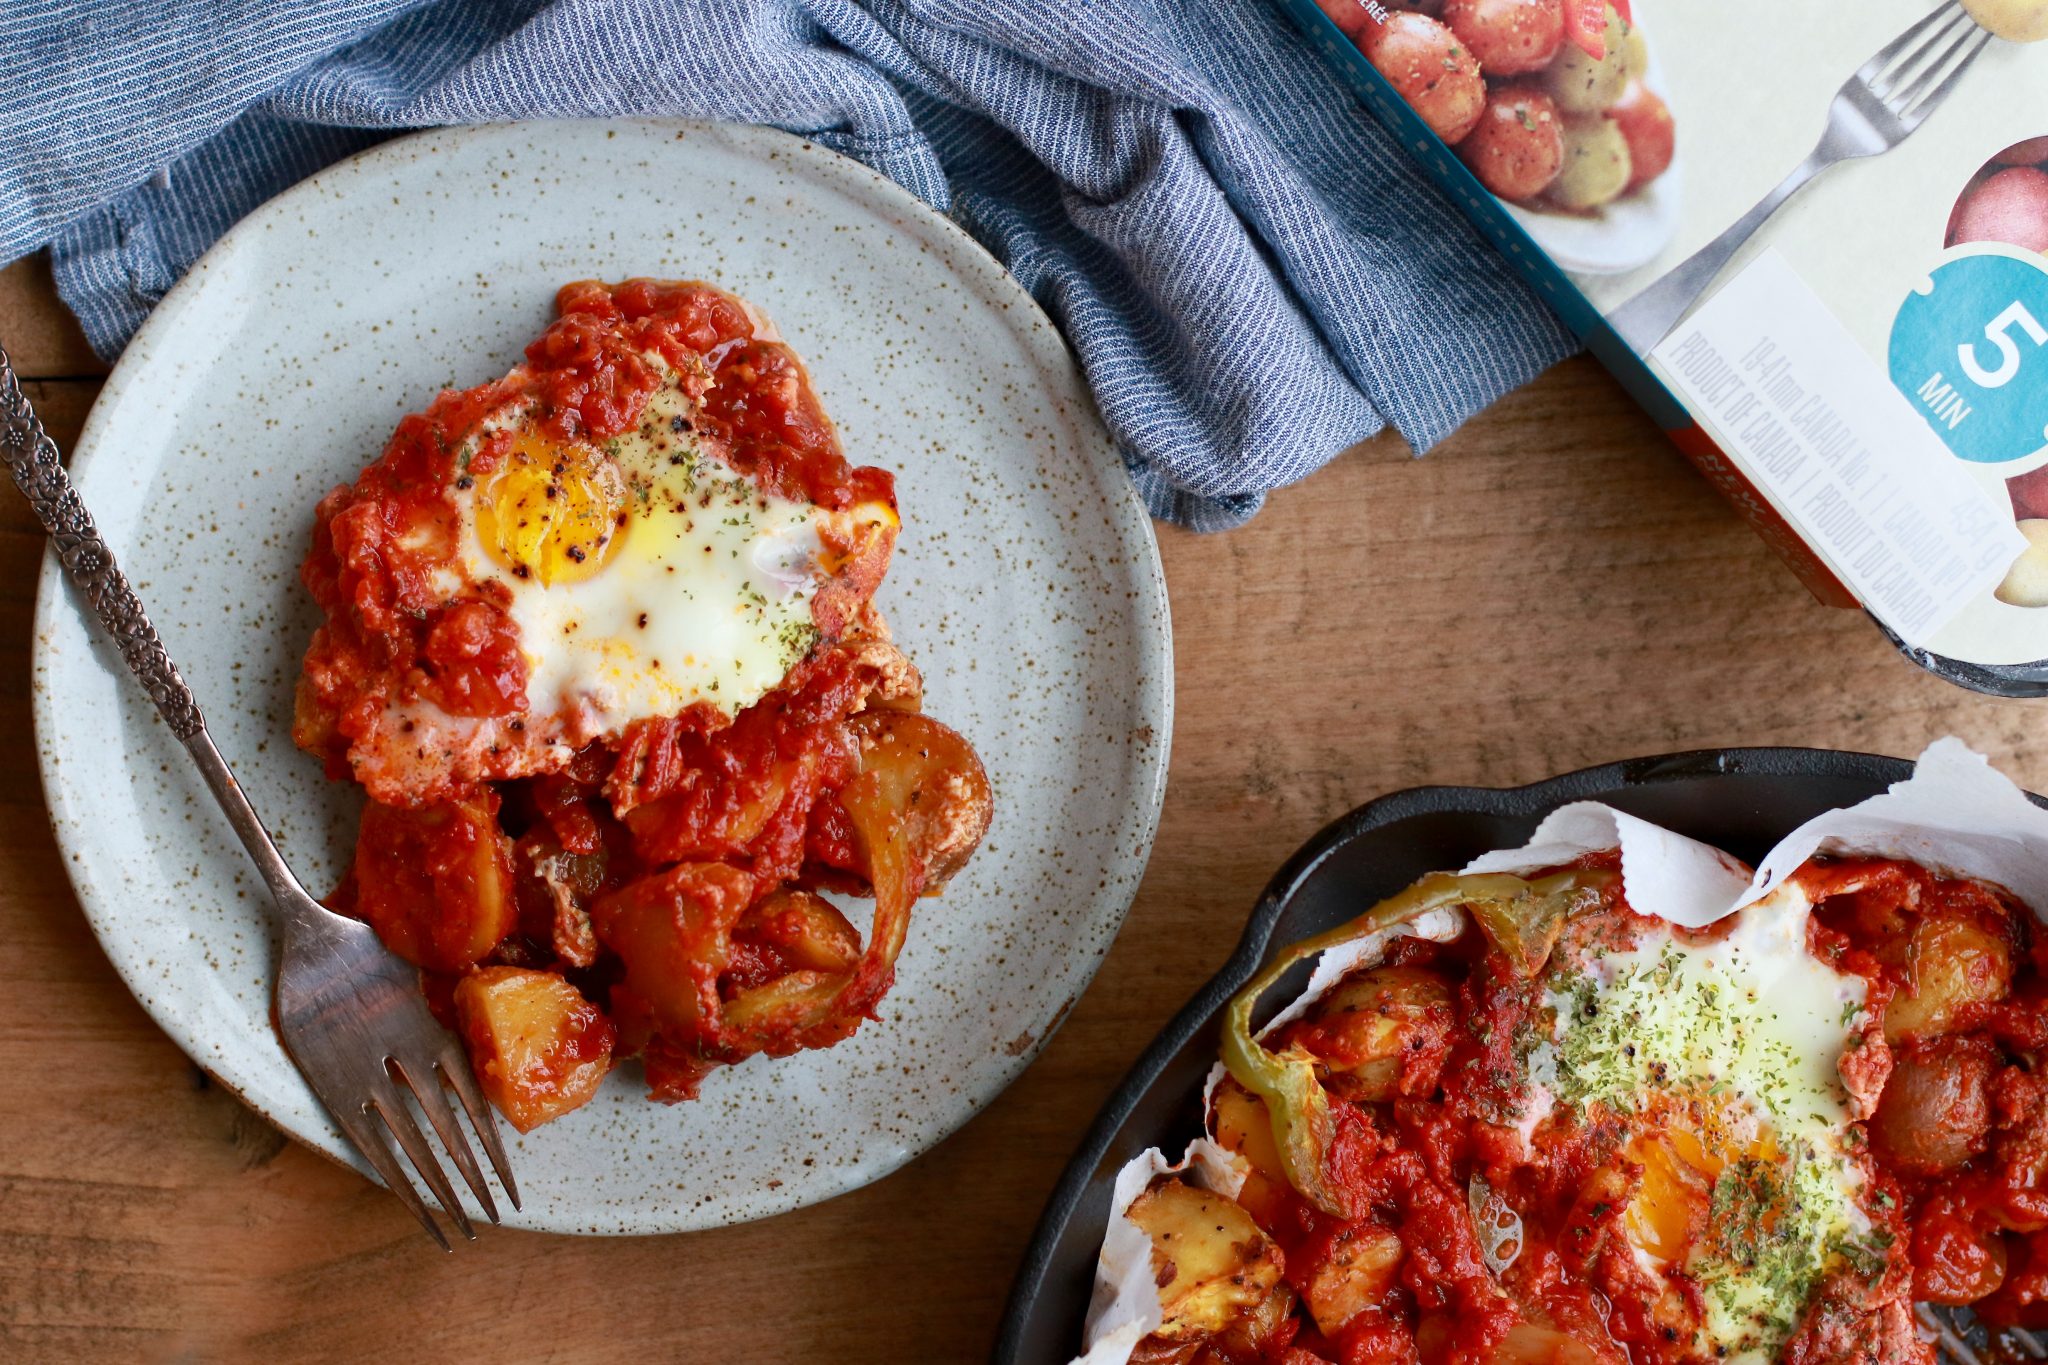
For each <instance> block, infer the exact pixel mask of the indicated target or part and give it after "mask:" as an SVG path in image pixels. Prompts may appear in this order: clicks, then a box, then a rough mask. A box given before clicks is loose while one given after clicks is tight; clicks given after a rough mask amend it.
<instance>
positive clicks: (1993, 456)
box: [1891, 253, 2048, 464]
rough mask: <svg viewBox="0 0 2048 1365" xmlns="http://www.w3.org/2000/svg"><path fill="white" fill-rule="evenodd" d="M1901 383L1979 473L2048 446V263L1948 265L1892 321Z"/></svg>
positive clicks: (2005, 260) (2009, 259)
mask: <svg viewBox="0 0 2048 1365" xmlns="http://www.w3.org/2000/svg"><path fill="white" fill-rule="evenodd" d="M1891 372H1892V383H1893V384H1894V385H1896V386H1897V388H1898V390H1899V392H1900V393H1903V394H1904V395H1906V400H1907V401H1908V402H1910V403H1911V404H1912V405H1913V407H1914V409H1915V410H1916V411H1918V412H1919V414H1920V415H1921V416H1922V417H1923V418H1925V419H1926V421H1927V424H1928V425H1929V426H1930V427H1932V428H1934V434H1935V435H1937V436H1939V437H1940V438H1941V439H1942V441H1943V442H1944V443H1945V444H1946V445H1947V446H1948V448H1949V449H1950V450H1952V451H1954V452H1955V453H1956V455H1957V456H1959V457H1960V458H1962V459H1965V460H1969V461H1971V462H1972V463H1974V464H2004V463H2006V462H2007V461H2010V460H2023V459H2025V458H2026V457H2027V456H2029V455H2032V454H2034V453H2035V452H2036V451H2039V450H2041V449H2042V448H2043V447H2044V446H2048V258H2044V259H2043V260H2041V261H2040V262H2039V263H2038V264H2037V263H2036V262H2034V261H2030V260H2022V259H2020V258H2018V257H2016V256H2002V255H1995V254H1991V253H1985V254H1982V255H1975V256H1961V257H1958V258H1956V259H1955V260H1952V261H1948V262H1945V263H1944V264H1942V265H1941V266H1940V267H1938V268H1937V269H1936V270H1935V272H1934V274H1933V275H1932V276H1931V277H1929V281H1928V283H1927V284H1926V285H1923V286H1922V287H1921V288H1920V289H1919V290H1917V291H1915V292H1914V293H1911V294H1908V295H1907V296H1906V301H1905V302H1904V303H1903V304H1901V305H1900V306H1899V314H1898V316H1897V317H1896V318H1895V319H1893V321H1892V340H1891Z"/></svg>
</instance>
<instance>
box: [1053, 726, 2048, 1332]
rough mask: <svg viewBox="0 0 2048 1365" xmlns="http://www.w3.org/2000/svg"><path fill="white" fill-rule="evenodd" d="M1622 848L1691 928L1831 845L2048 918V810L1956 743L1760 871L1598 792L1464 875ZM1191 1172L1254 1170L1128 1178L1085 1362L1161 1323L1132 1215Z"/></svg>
mask: <svg viewBox="0 0 2048 1365" xmlns="http://www.w3.org/2000/svg"><path fill="white" fill-rule="evenodd" d="M1611 848H1619V849H1620V850H1621V875H1622V881H1623V884H1624V885H1625V886H1626V887H1627V891H1628V899H1629V904H1630V905H1631V906H1632V907H1633V908H1634V909H1636V910H1637V911H1638V912H1640V913H1642V914H1645V915H1658V916H1661V917H1663V918H1664V919H1667V920H1669V921H1671V922H1672V923H1673V924H1678V925H1683V926H1685V927H1687V928H1695V929H1696V928H1699V927H1701V926H1703V925H1707V924H1712V923H1713V922H1714V921H1715V920H1718V919H1720V918H1722V917H1723V916H1725V915H1728V914H1732V913H1733V912H1734V911H1736V910H1738V909H1740V908H1741V907H1743V906H1745V905H1748V904H1750V903H1752V902H1754V901H1759V900H1762V899H1763V898H1764V897H1765V896H1767V895H1769V894H1770V893H1771V892H1772V891H1774V890H1776V889H1777V887H1778V886H1779V884H1780V883H1782V882H1783V881H1784V880H1785V878H1786V877H1788V876H1790V875H1791V874H1792V873H1793V872H1795V871H1796V870H1798V868H1799V867H1800V865H1801V864H1803V863H1805V862H1806V860H1807V859H1809V858H1811V857H1813V856H1814V855H1815V854H1820V853H1827V854H1836V855H1843V856H1854V855H1862V856H1868V857H1883V858H1902V859H1906V860H1908V861H1911V862H1916V863H1920V864H1921V865H1923V866H1925V867H1929V868H1932V869H1934V870H1935V871H1937V872H1941V873H1944V874H1946V875H1949V876H1957V877H1976V878H1981V879H1982V880H1984V881H1990V882H1996V883H1998V884H1999V885H2001V886H2003V887H2005V888H2006V889H2007V890H2008V891H2011V892H2012V893H2013V894H2014V895H2015V896H2018V897H2019V898H2020V899H2021V900H2022V901H2024V902H2025V903H2026V904H2027V905H2028V906H2029V907H2030V908H2032V909H2033V910H2034V912H2035V914H2036V915H2038V916H2041V917H2042V918H2043V919H2044V920H2048V811H2043V810H2042V809H2040V808H2039V807H2037V806H2035V805H2034V804H2033V802H2031V801H2029V800H2028V799H2027V797H2026V794H2025V793H2024V792H2022V791H2021V790H2020V789H2019V788H2018V787H2017V786H2015V785H2013V783H2012V782H2011V780H2009V779H2008V778H2007V777H2006V776H2005V775H2004V774H2002V773H2000V772H1998V771H1997V770H1996V769H1995V768H1993V767H1992V766H1991V764H1990V762H1989V761H1988V760H1986V759H1985V758H1984V756H1983V755H1982V754H1979V753H1976V752H1974V751H1973V750H1971V749H1970V748H1969V746H1967V745H1965V744H1964V743H1963V742H1962V741H1961V740H1959V739H1954V738H1949V739H1940V740H1936V741H1935V742H1934V743H1933V744H1931V745H1929V746H1928V747H1927V750H1926V752H1924V753H1922V754H1921V755H1920V760H1919V762H1918V763H1917V764H1915V765H1914V769H1913V775H1912V776H1911V777H1909V778H1907V779H1906V780H1905V781H1903V782H1899V783H1895V784H1894V785H1893V786H1892V788H1891V790H1889V791H1887V792H1885V793H1884V794H1883V795H1881V796H1873V797H1871V798H1870V799H1869V800H1867V801H1863V802H1859V803H1858V804H1856V805H1854V806H1849V807H1845V808H1843V809H1841V810H1833V811H1828V812H1826V813H1824V814H1822V815H1817V816H1815V817H1814V818H1813V819H1811V820H1809V821H1807V822H1806V823H1805V824H1803V825H1801V826H1800V827H1799V828H1798V829H1796V830H1794V831H1792V833H1790V834H1788V835H1786V836H1785V837H1784V838H1783V839H1781V840H1780V841H1779V842H1778V844H1777V846H1776V847H1774V848H1773V849H1772V850H1771V851H1770V852H1769V853H1768V854H1766V855H1765V857H1764V860H1763V862H1762V864H1761V865H1759V866H1758V867H1757V869H1756V871H1755V873H1754V874H1752V873H1751V872H1750V870H1749V869H1748V868H1747V867H1745V866H1744V865H1743V864H1742V863H1741V862H1740V861H1739V860H1737V859H1735V858H1732V857H1730V856H1729V855H1728V854H1726V853H1723V852H1721V851H1720V850H1719V849H1716V848H1710V847H1709V846H1707V845H1706V844H1703V843H1700V842H1699V841H1697V840H1694V839H1688V838H1686V837H1684V836H1683V835H1680V834H1674V833H1672V832H1671V831H1670V830H1668V829H1664V828H1662V827H1661V826H1658V825H1653V824H1650V823H1649V822H1648V821H1645V820H1639V819H1637V818H1636V817H1635V816H1633V815H1628V814H1625V813H1624V812H1622V811H1618V810H1615V809H1614V808H1613V807H1611V806H1607V805H1603V804H1601V803H1600V802H1597V801H1580V802H1575V803H1573V804H1572V805H1569V806H1560V807H1559V808H1558V809H1556V810H1555V811H1552V812H1551V813H1550V814H1549V815H1548V816H1546V817H1544V820H1543V823H1542V824H1540V825H1538V826H1537V827H1536V832H1535V834H1534V835H1533V836H1531V838H1530V840H1529V842H1528V843H1527V844H1524V845H1523V846H1522V847H1521V848H1517V849H1505V850H1502V851H1499V852H1495V853H1488V854H1486V855H1484V856H1483V857H1479V858H1475V859H1473V860H1472V861H1471V862H1470V863H1468V864H1466V865H1465V866H1464V867H1463V868H1461V869H1460V871H1462V872H1468V873H1478V872H1508V873H1514V874H1527V873H1530V872H1535V871H1538V870H1540V869H1543V868H1549V867H1556V866H1558V865H1560V864H1562V863H1568V862H1571V861H1572V860H1573V859H1574V858H1578V857H1580V856H1582V855H1584V854H1587V853H1598V852H1604V851H1605V850H1607V849H1611ZM1359 909H1360V910H1361V911H1363V910H1364V909H1365V907H1364V906H1360V907H1359ZM1462 923H1463V917H1462V912H1458V911H1432V912H1431V913H1430V914H1428V915H1425V916H1423V917H1421V918H1420V919H1417V920H1416V921H1415V922H1414V923H1413V924H1410V925H1405V926H1402V928H1401V929H1398V930H1395V931H1390V932H1388V933H1384V934H1374V935H1371V936H1369V937H1367V938H1364V939H1361V940H1359V941H1358V942H1356V943H1351V944H1346V945H1345V946H1344V947H1342V948H1339V949H1334V950H1332V951H1330V952H1327V953H1324V954H1323V955H1322V957H1321V958H1320V959H1318V961H1317V963H1316V967H1315V971H1314V974H1313V975H1312V976H1311V977H1310V978H1309V984H1308V987H1307V988H1306V989H1305V990H1304V991H1303V992H1302V994H1301V995H1300V997H1298V998H1297V999H1296V1000H1294V1001H1293V1002H1292V1003H1290V1004H1289V1005H1288V1006H1287V1008H1286V1009H1284V1010H1282V1011H1281V1012H1280V1013H1279V1014H1278V1015H1276V1016H1274V1019H1273V1021H1272V1023H1270V1024H1268V1025H1267V1026H1266V1029H1265V1030H1262V1033H1263V1032H1270V1031H1271V1030H1272V1029H1274V1028H1277V1027H1279V1026H1280V1025H1281V1024H1284V1023H1286V1022H1287V1021H1289V1020H1291V1019H1294V1018H1296V1017H1298V1016H1299V1015H1300V1014H1301V1013H1302V1011H1304V1010H1306V1009H1307V1008H1308V1007H1309V1006H1310V1005H1311V1004H1313V1003H1314V1002H1315V1001H1316V1000H1318V999H1320V998H1321V997H1322V995H1323V993H1324V992H1326V991H1328V990H1329V989H1330V988H1331V987H1332V986H1334V985H1336V984H1337V982H1339V981H1340V980H1342V979H1343V978H1344V977H1345V976H1346V975H1347V974H1349V973H1350V972H1351V971H1353V970H1354V969H1355V968H1357V967H1360V966H1370V965H1371V964H1373V963H1375V962H1377V961H1378V960H1379V959H1380V957H1381V956H1382V955H1384V953H1385V952H1386V947H1387V944H1388V943H1390V942H1391V941H1392V940H1393V939H1394V938H1396V937H1398V936H1399V935H1400V934H1401V933H1404V932H1405V933H1409V934H1419V935H1422V936H1424V937H1427V938H1433V939H1439V940H1442V939H1447V938H1451V937H1455V936H1456V934H1457V933H1458V931H1459V929H1460V927H1461V926H1462ZM1222 1074H1223V1072H1222V1068H1221V1067H1220V1066H1219V1067H1217V1068H1216V1069H1215V1070H1214V1071H1212V1072H1211V1073H1210V1076H1209V1080H1208V1084H1207V1086H1206V1087H1205V1089H1204V1098H1205V1099H1206V1098H1207V1094H1208V1092H1209V1091H1212V1090H1214V1089H1215V1086H1216V1083H1217V1081H1218V1080H1220V1079H1221V1077H1222ZM1180 1171H1186V1172H1190V1174H1189V1175H1188V1177H1187V1178H1188V1179H1189V1180H1191V1181H1192V1182H1193V1183H1195V1184H1199V1185H1202V1186H1203V1187H1204V1188H1207V1189H1213V1190H1217V1191H1219V1192H1221V1193H1225V1194H1233V1195H1234V1194H1235V1193H1236V1192H1237V1190H1238V1188H1239V1187H1240V1186H1241V1185H1242V1184H1243V1179H1244V1178H1243V1175H1242V1174H1241V1172H1240V1171H1239V1170H1238V1168H1237V1165H1236V1158H1235V1157H1234V1156H1233V1155H1232V1154H1231V1153H1230V1152H1229V1151H1227V1150H1226V1149H1224V1148H1222V1147H1220V1146H1218V1145H1217V1144H1216V1143H1214V1142H1212V1141H1210V1140H1209V1139H1208V1138H1207V1137H1200V1138H1197V1139H1195V1140H1194V1141H1193V1142H1192V1143H1190V1144H1189V1145H1188V1149H1187V1152H1186V1154H1184V1155H1183V1156H1182V1158H1181V1160H1180V1161H1179V1162H1177V1163H1168V1162H1167V1160H1166V1158H1165V1157H1164V1156H1163V1155H1162V1154H1161V1153H1160V1151H1159V1150H1158V1149H1157V1148H1151V1149H1148V1150H1147V1151H1145V1152H1144V1153H1143V1154H1141V1155H1140V1156H1138V1157H1136V1158H1134V1159H1133V1160H1132V1161H1130V1162H1129V1163H1128V1164H1127V1165H1126V1166H1125V1167H1124V1169H1123V1170H1122V1171H1121V1172H1119V1173H1118V1175H1117V1181H1116V1189H1115V1195H1114V1198H1113V1200H1112V1203H1111V1210H1110V1220H1109V1228H1108V1231H1107V1233H1106V1234H1105V1236H1104V1237H1103V1242H1102V1255H1101V1257H1100V1260H1099V1262H1098V1264H1097V1268H1096V1277H1095V1297H1094V1300H1093V1302H1091V1304H1090V1305H1089V1310H1088V1323H1087V1328H1086V1331H1085V1332H1084V1334H1083V1337H1082V1340H1083V1342H1084V1343H1085V1344H1086V1346H1087V1348H1088V1349H1087V1353H1086V1354H1085V1355H1083V1356H1081V1357H1080V1359H1079V1360H1078V1361H1076V1362H1075V1365H1128V1361H1129V1360H1130V1356H1131V1352H1132V1351H1133V1350H1134V1349H1135V1348H1136V1347H1137V1344H1138V1343H1139V1342H1140V1341H1142V1340H1144V1339H1145V1337H1146V1336H1147V1335H1148V1334H1149V1333H1150V1332H1151V1331H1152V1330H1153V1329H1154V1328H1156V1327H1157V1326H1158V1325H1159V1323H1160V1320H1161V1313H1160V1306H1159V1293H1158V1290H1157V1288H1156V1287H1155V1285H1154V1283H1153V1272H1152V1243H1151V1240H1150V1239H1149V1238H1147V1237H1146V1235H1145V1234H1144V1232H1143V1231H1142V1230H1140V1229H1139V1228H1138V1227H1137V1226H1136V1225H1135V1224H1133V1223H1132V1222H1131V1221H1130V1220H1129V1219H1127V1218H1125V1217H1124V1210H1126V1209H1127V1208H1129V1207H1130V1204H1131V1201H1132V1200H1133V1199H1136V1198H1137V1197H1138V1195H1139V1194H1141V1193H1143V1191H1144V1189H1145V1187H1146V1186H1147V1185H1149V1184H1150V1183H1151V1182H1152V1180H1153V1179H1154V1178H1155V1177H1157V1176H1159V1175H1163V1174H1166V1173H1168V1172H1180Z"/></svg>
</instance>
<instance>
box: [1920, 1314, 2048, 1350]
mask: <svg viewBox="0 0 2048 1365" xmlns="http://www.w3.org/2000/svg"><path fill="white" fill-rule="evenodd" d="M1913 1311H1914V1315H1915V1316H1916V1317H1917V1318H1919V1320H1920V1325H1921V1326H1922V1327H1924V1328H1926V1329H1927V1330H1928V1331H1930V1332H1932V1333H1934V1335H1935V1338H1936V1340H1937V1341H1939V1342H1940V1344H1941V1360H1942V1365H1997V1363H1998V1362H2002V1361H2009V1360H2012V1359H2013V1358H2014V1353H2019V1354H2022V1355H2024V1356H2026V1357H2027V1358H2029V1359H2032V1360H2048V1345H2044V1344H2043V1343H2042V1341H2041V1338H2040V1337H2039V1336H2037V1335H2036V1334H2035V1333H2033V1332H2029V1331H2025V1330H2024V1329H2021V1328H2018V1327H2014V1328H2009V1329H2007V1330H2006V1331H2004V1332H2001V1333H1999V1334H1997V1336H1996V1337H1995V1338H1994V1337H1993V1335H1992V1334H1991V1333H1989V1332H1987V1331H1986V1330H1985V1328H1984V1325H1983V1324H1982V1323H1980V1322H1978V1321H1977V1319H1976V1318H1975V1317H1974V1316H1973V1315H1972V1314H1971V1313H1970V1311H1969V1310H1968V1309H1963V1308H1949V1309H1936V1308H1931V1307H1929V1306H1928V1305H1926V1304H1924V1303H1923V1304H1917V1305H1915V1306H1914V1310H1913Z"/></svg>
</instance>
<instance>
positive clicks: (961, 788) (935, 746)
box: [841, 711, 995, 896]
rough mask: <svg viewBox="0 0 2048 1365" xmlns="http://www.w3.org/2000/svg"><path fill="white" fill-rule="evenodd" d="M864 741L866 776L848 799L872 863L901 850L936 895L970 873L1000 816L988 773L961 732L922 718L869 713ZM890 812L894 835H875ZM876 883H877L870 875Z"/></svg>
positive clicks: (923, 889)
mask: <svg viewBox="0 0 2048 1365" xmlns="http://www.w3.org/2000/svg"><path fill="white" fill-rule="evenodd" d="M848 724H849V726H850V727H851V728H852V730H853V732H854V734H855V735H856V736H857V737H858V739H859V741H860V774H859V776H857V777H855V778H854V780H853V781H852V782H850V783H848V784H847V788H846V790H845V791H844V792H843V793H842V795H841V799H842V801H844V803H845V805H846V809H847V813H848V814H849V815H850V816H852V817H853V822H854V826H855V828H856V830H857V831H859V833H860V835H861V838H862V842H863V844H864V845H865V851H866V852H867V853H868V855H869V858H870V861H871V862H872V860H873V859H874V856H875V852H876V846H877V845H879V844H880V843H882V842H884V841H887V842H891V843H897V844H899V845H900V847H901V851H902V852H903V853H904V855H905V856H906V857H907V859H908V860H909V861H910V862H911V864H912V865H913V866H915V867H916V868H917V869H918V870H919V872H920V873H921V877H920V879H919V882H918V889H919V892H920V893H921V894H923V895H927V896H929V895H932V894H934V893H935V892H937V891H938V890H939V889H940V888H941V887H942V886H944V885H945V883H946V881H947V879H948V878H950V877H951V876H952V875H953V874H954V873H956V872H958V871H959V870H960V869H961V868H962V867H965V866H966V865H967V860H968V859H969V858H970V857H972V856H973V854H974V850H975V849H976V848H977V847H978V846H979V845H980V844H981V836H982V835H984V834H986V833H988V826H989V820H990V818H991V817H992V815H993V814H994V811H995V802H994V797H993V794H992V792H991V790H990V788H989V782H988V773H987V772H986V771H985V770H984V769H983V768H982V766H981V759H980V758H979V757H978V756H977V755H976V754H975V752H974V749H973V748H972V746H970V745H969V744H968V743H967V741H966V740H965V739H963V738H961V736H960V735H959V733H958V732H957V731H954V730H952V729H949V728H948V727H946V726H944V725H941V724H940V723H939V722H938V721H935V720H933V719H932V718H931V717H930V716H927V715H923V714H921V713H919V712H916V711H866V712H863V713H862V714H860V715H858V716H855V717H854V718H853V719H852V720H851V721H850V722H848ZM884 810H886V811H887V812H888V813H889V814H890V816H892V817H893V825H894V828H893V829H891V830H887V831H884V830H881V829H876V828H872V826H874V825H875V824H877V823H878V822H877V820H876V819H875V817H874V814H873V813H871V812H880V811H884ZM869 880H870V881H873V880H875V878H874V875H873V874H872V872H871V874H870V876H869Z"/></svg>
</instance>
